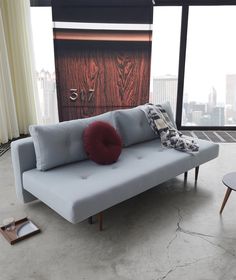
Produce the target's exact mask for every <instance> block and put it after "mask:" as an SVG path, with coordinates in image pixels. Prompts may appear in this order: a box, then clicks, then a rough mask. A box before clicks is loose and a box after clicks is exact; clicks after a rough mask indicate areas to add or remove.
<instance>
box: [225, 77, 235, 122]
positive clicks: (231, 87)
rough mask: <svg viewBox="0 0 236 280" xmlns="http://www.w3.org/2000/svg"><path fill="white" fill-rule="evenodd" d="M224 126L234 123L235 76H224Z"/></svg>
mask: <svg viewBox="0 0 236 280" xmlns="http://www.w3.org/2000/svg"><path fill="white" fill-rule="evenodd" d="M225 107H226V124H229V123H231V122H232V123H235V122H236V74H232V75H226V106H225Z"/></svg>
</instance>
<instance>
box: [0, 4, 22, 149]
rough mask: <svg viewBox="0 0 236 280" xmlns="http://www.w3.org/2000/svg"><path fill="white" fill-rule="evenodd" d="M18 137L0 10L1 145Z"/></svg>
mask: <svg viewBox="0 0 236 280" xmlns="http://www.w3.org/2000/svg"><path fill="white" fill-rule="evenodd" d="M18 136H19V129H18V123H17V117H16V110H15V101H14V95H13V89H12V81H11V75H10V68H9V63H8V56H7V48H6V41H5V37H4V30H3V22H2V13H1V10H0V144H1V143H6V142H7V141H8V139H12V138H14V137H18Z"/></svg>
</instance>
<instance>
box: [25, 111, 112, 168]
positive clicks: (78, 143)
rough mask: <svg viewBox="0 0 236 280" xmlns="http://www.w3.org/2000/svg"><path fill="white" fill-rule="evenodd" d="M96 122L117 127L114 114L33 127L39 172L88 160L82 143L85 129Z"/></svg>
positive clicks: (31, 128) (32, 133)
mask: <svg viewBox="0 0 236 280" xmlns="http://www.w3.org/2000/svg"><path fill="white" fill-rule="evenodd" d="M94 121H104V122H108V123H110V124H111V125H112V126H114V127H115V123H114V120H113V114H112V112H107V113H105V114H102V115H98V116H95V117H91V118H86V119H78V120H71V121H66V122H61V123H58V124H53V125H32V126H30V128H29V131H30V134H31V136H32V138H33V142H34V148H35V154H36V162H37V169H38V170H42V171H45V170H48V169H51V168H54V167H57V166H60V165H64V164H68V163H72V162H76V161H81V160H85V159H87V155H86V152H85V150H84V145H83V141H82V136H83V131H84V129H85V128H86V127H87V126H88V125H89V124H90V123H92V122H94Z"/></svg>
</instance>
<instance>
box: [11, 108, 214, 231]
mask: <svg viewBox="0 0 236 280" xmlns="http://www.w3.org/2000/svg"><path fill="white" fill-rule="evenodd" d="M163 107H164V108H165V110H166V111H167V112H168V114H169V116H170V118H171V119H172V120H173V115H172V112H171V109H170V106H169V104H168V103H165V104H163ZM95 120H103V121H106V122H109V123H110V124H112V125H113V126H114V127H115V128H116V129H117V131H118V132H119V134H120V136H121V138H122V141H123V146H124V147H123V150H122V153H121V155H120V158H119V160H118V161H117V162H116V163H114V164H112V165H98V164H96V163H94V162H92V161H90V160H88V159H87V156H86V153H85V151H84V148H83V142H82V134H83V130H84V128H85V127H86V126H87V125H88V124H89V123H91V122H93V121H95ZM30 132H31V135H32V137H29V138H26V139H21V140H17V141H14V142H13V143H12V145H11V148H12V162H13V169H14V175H15V187H16V193H17V197H18V198H19V199H20V200H21V201H22V202H24V203H26V202H30V201H33V200H35V199H40V200H41V201H43V202H44V203H45V204H47V205H48V206H49V207H50V208H52V209H53V210H55V211H56V212H57V213H59V214H60V215H61V216H62V217H64V218H65V219H66V220H68V221H69V222H71V223H78V222H80V221H82V220H84V219H86V218H89V217H91V216H93V215H95V214H97V213H101V212H102V211H103V210H105V209H107V208H109V207H111V206H113V205H115V204H117V203H120V202H122V201H124V200H126V199H129V198H131V197H133V196H135V195H138V194H140V193H142V192H144V191H146V190H148V189H150V188H153V187H155V186H157V185H158V184H160V183H162V182H164V181H166V180H169V179H171V178H173V177H175V176H177V175H179V174H182V173H186V172H187V171H188V170H190V169H192V168H196V167H197V170H198V167H199V166H200V165H201V164H203V163H205V162H207V161H209V160H212V159H214V158H216V157H217V156H218V152H219V145H218V144H214V143H211V142H208V141H204V140H199V139H198V140H197V141H198V143H199V146H200V151H199V153H197V154H195V155H191V154H188V153H184V152H179V151H176V150H174V149H166V148H163V147H162V146H161V143H160V139H159V138H158V137H157V136H156V135H155V134H154V133H153V132H152V130H151V128H150V127H149V125H148V123H147V120H146V117H145V114H144V112H143V111H142V110H141V109H140V108H139V107H136V108H133V109H124V110H117V111H113V112H108V113H105V114H102V115H99V116H96V117H92V118H88V119H81V120H73V121H68V122H63V123H59V124H55V125H47V126H32V127H30ZM36 158H37V161H36ZM99 217H100V227H102V216H101V215H100V216H99Z"/></svg>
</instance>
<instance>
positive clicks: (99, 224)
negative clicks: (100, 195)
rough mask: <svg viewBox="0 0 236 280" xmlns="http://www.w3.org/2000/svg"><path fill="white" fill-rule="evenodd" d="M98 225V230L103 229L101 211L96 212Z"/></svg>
mask: <svg viewBox="0 0 236 280" xmlns="http://www.w3.org/2000/svg"><path fill="white" fill-rule="evenodd" d="M98 226H99V230H100V231H102V230H103V212H100V213H98Z"/></svg>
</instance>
